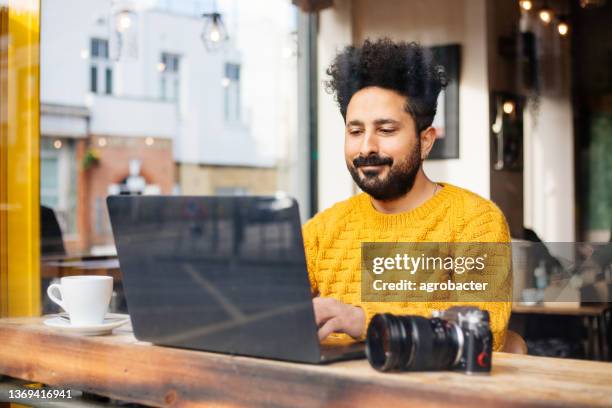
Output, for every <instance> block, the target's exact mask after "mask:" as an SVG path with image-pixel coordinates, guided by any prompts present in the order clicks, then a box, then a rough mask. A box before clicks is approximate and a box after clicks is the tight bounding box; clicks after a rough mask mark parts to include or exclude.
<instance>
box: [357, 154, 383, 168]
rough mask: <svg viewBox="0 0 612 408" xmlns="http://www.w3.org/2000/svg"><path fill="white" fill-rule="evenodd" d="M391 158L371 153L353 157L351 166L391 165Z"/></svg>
mask: <svg viewBox="0 0 612 408" xmlns="http://www.w3.org/2000/svg"><path fill="white" fill-rule="evenodd" d="M392 164H393V159H392V158H390V157H380V156H379V155H377V154H371V155H369V156H367V157H363V156H359V157H356V158H355V159H353V166H355V167H362V166H384V165H389V166H390V165H392Z"/></svg>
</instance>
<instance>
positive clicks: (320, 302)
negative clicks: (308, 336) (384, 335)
mask: <svg viewBox="0 0 612 408" xmlns="http://www.w3.org/2000/svg"><path fill="white" fill-rule="evenodd" d="M312 303H313V305H314V313H315V319H316V321H317V326H318V327H319V340H323V339H325V338H326V337H327V336H329V335H330V334H331V333H333V332H341V333H346V334H348V335H349V336H351V337H353V338H358V337H359V336H361V334H362V333H363V331H364V329H365V313H364V312H363V309H362V308H360V307H356V306H352V305H347V304H345V303H342V302H340V301H339V300H336V299H333V298H321V297H316V298H314V299H312Z"/></svg>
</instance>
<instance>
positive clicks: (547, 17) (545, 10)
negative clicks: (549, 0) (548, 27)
mask: <svg viewBox="0 0 612 408" xmlns="http://www.w3.org/2000/svg"><path fill="white" fill-rule="evenodd" d="M538 16H539V17H540V20H542V22H543V23H544V24H550V22H551V21H552V20H553V16H554V13H553V11H552V9H551V8H550V7H548V6H547V5H544V7H542V8H541V9H540V12H539V13H538Z"/></svg>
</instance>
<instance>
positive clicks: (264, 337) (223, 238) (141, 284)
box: [107, 196, 365, 364]
mask: <svg viewBox="0 0 612 408" xmlns="http://www.w3.org/2000/svg"><path fill="white" fill-rule="evenodd" d="M107 206H108V211H109V215H110V220H111V225H112V231H113V235H114V238H115V245H116V247H117V253H118V256H119V264H120V265H121V272H122V277H123V289H124V292H125V296H126V301H127V307H128V312H129V314H130V317H131V319H132V326H133V328H134V335H135V337H136V338H137V339H138V340H142V341H148V342H151V343H153V344H157V345H163V346H172V347H180V348H186V349H194V350H204V351H211V352H218V353H227V354H234V355H244V356H253V357H262V358H268V359H277V360H286V361H294V362H300V363H312V364H319V363H328V362H332V361H338V360H347V359H355V358H363V357H364V356H365V354H364V344H363V343H356V342H347V341H341V340H338V341H334V340H333V339H332V340H330V341H326V342H323V344H320V342H319V340H318V336H317V325H316V322H315V317H314V311H313V306H312V295H311V290H310V283H309V281H308V273H307V269H306V260H305V256H304V246H303V241H302V233H301V226H300V218H299V211H298V205H297V202H296V201H295V200H294V199H292V198H289V197H253V196H214V197H204V196H191V197H190V196H110V197H108V198H107Z"/></svg>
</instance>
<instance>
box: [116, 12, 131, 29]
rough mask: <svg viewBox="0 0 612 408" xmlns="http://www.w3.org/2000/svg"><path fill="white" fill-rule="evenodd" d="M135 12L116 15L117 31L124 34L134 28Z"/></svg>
mask: <svg viewBox="0 0 612 408" xmlns="http://www.w3.org/2000/svg"><path fill="white" fill-rule="evenodd" d="M133 16H134V12H132V11H130V10H122V11H120V12H119V13H117V15H116V17H115V18H116V22H117V31H119V32H120V33H123V32H124V31H127V30H129V29H130V27H132V22H133Z"/></svg>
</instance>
